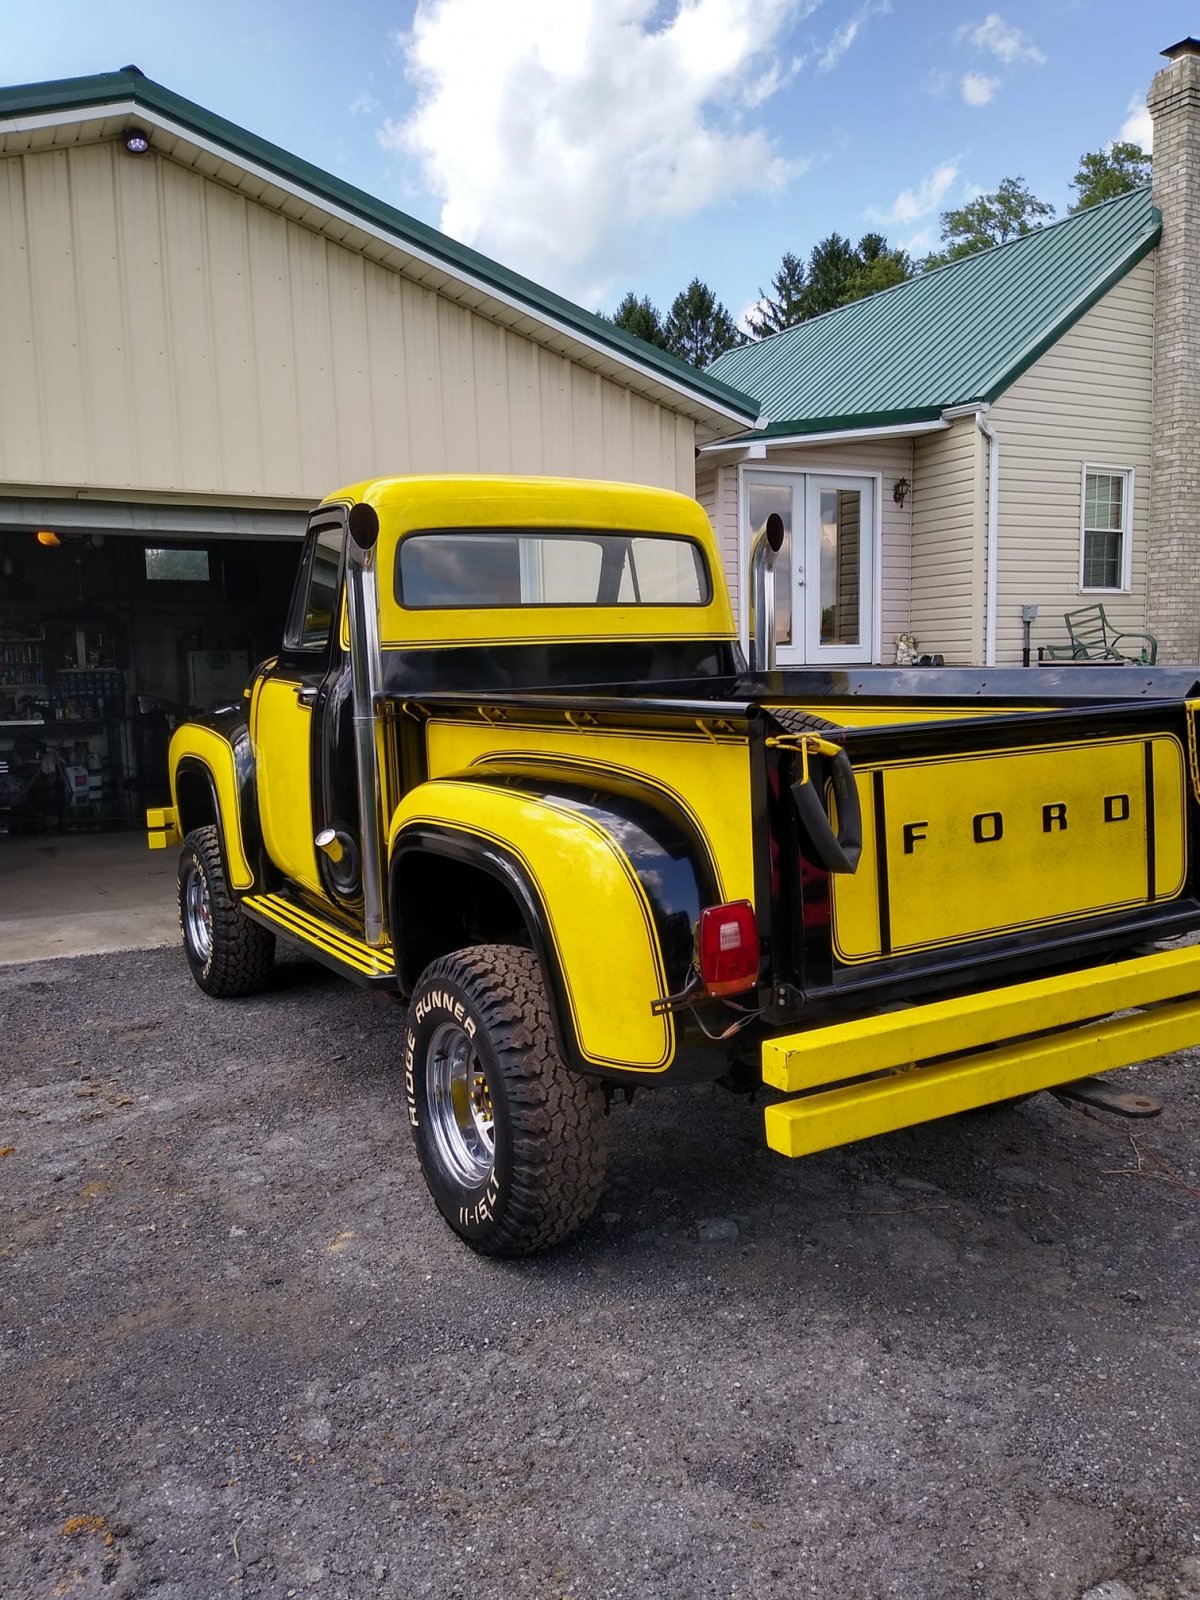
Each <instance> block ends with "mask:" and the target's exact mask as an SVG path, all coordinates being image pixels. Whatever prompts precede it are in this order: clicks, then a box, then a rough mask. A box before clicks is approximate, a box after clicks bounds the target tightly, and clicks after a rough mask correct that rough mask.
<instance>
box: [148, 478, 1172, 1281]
mask: <svg viewBox="0 0 1200 1600" xmlns="http://www.w3.org/2000/svg"><path fill="white" fill-rule="evenodd" d="M781 535H782V527H781V525H779V524H778V523H774V524H773V523H768V524H767V526H766V527H765V528H764V529H763V530H761V531H760V533H759V535H758V536H757V538H756V540H755V552H754V562H753V571H752V573H751V574H750V578H751V587H752V590H753V593H754V595H755V597H756V605H755V615H756V616H759V617H762V616H765V615H766V613H767V604H766V596H767V594H768V592H769V591H768V583H769V578H770V569H771V564H772V561H773V552H774V550H775V549H777V548H778V544H779V540H780V537H781ZM1195 676H1196V674H1195V672H1194V671H1170V670H1163V671H1154V672H1149V671H1146V670H1143V669H1139V668H1132V667H1131V668H1123V667H1108V668H1102V669H1101V668H1088V667H1065V668H1060V669H1054V670H1042V671H1038V672H1021V671H1013V672H978V671H966V670H941V671H923V672H922V671H917V670H904V671H899V670H896V671H893V670H885V669H872V668H853V669H847V670H846V671H826V670H821V671H808V670H796V671H779V670H776V668H775V666H774V663H773V661H772V659H771V650H770V641H769V640H765V641H760V640H757V639H753V640H752V644H751V663H750V665H749V667H748V666H747V662H746V660H745V659H744V657H743V654H742V651H741V649H740V647H739V645H738V641H737V634H736V631H735V628H734V622H733V616H732V613H731V610H730V603H729V597H728V594H727V592H726V589H725V585H724V582H723V580H722V573H721V563H720V558H719V553H718V551H717V548H716V544H715V540H714V537H713V533H712V529H711V527H710V525H709V523H708V520H707V518H706V516H705V514H704V512H703V511H702V510H701V508H700V507H699V506H698V505H697V504H696V503H695V502H694V501H691V500H688V499H686V498H685V497H683V496H682V495H677V494H671V493H667V492H665V491H659V490H651V489H644V488H636V487H632V486H627V485H619V484H608V483H584V482H571V481H565V480H554V479H519V478H477V477H460V478H455V477H427V478H421V477H408V478H384V479H378V480H375V481H373V482H368V483H361V484H356V485H355V486H353V487H352V488H349V489H344V490H342V491H340V492H339V493H337V494H334V495H331V496H330V497H329V498H328V499H327V500H326V501H324V502H323V504H322V505H321V506H320V507H319V508H318V509H317V510H316V511H315V512H314V513H313V516H312V519H311V523H310V526H309V530H308V536H307V540H306V542H305V545H304V550H303V556H302V559H301V563H300V570H299V575H298V578H297V582H296V588H295V593H294V597H293V600H292V604H291V609H290V613H289V615H288V618H287V623H286V627H285V631H284V636H283V643H282V648H281V649H280V652H279V655H278V656H277V657H275V658H274V659H273V660H270V661H267V662H265V663H264V664H263V665H262V666H261V667H259V668H258V670H257V671H256V673H255V674H254V677H253V679H252V681H251V682H250V684H249V686H248V687H247V689H246V691H245V696H244V702H243V704H242V705H240V706H238V707H231V708H228V709H226V710H223V711H219V712H217V713H215V714H214V715H212V716H211V717H207V718H203V719H198V720H196V721H194V722H189V723H186V724H184V725H183V726H181V727H180V728H179V729H178V730H177V731H176V733H175V735H174V737H173V739H172V741H171V750H170V767H171V794H172V804H171V806H170V807H169V808H163V809H161V810H158V811H154V812H151V813H150V815H149V819H148V820H149V827H150V843H151V845H152V846H155V847H158V848H168V847H171V846H174V845H181V846H182V848H181V850H180V860H179V911H180V923H181V928H182V934H183V946H184V951H185V954H186V956H187V960H188V964H189V966H190V968H191V971H192V974H193V976H194V978H195V980H196V982H197V983H198V984H199V985H200V987H201V988H202V989H203V990H204V991H205V992H206V993H207V994H210V995H214V996H218V997H222V998H225V997H235V996H240V995H246V994H250V993H252V992H253V991H255V990H257V989H260V988H262V987H263V986H264V985H265V984H266V983H267V982H268V980H269V976H270V972H271V964H272V959H273V956H274V949H275V941H276V939H277V938H278V937H280V936H282V937H284V938H285V939H288V940H291V941H293V942H295V943H298V944H299V945H301V946H302V947H303V948H304V949H305V950H307V951H308V952H309V953H310V954H311V955H312V956H314V957H316V958H317V959H318V960H320V961H322V962H325V963H326V964H327V965H329V966H331V967H333V968H334V969H336V970H337V971H338V972H340V973H343V974H344V975H345V976H346V977H347V978H350V979H351V980H352V981H354V982H356V983H359V984H364V985H372V986H379V987H381V988H384V989H387V990H391V991H393V992H395V993H397V994H398V995H399V996H400V997H401V998H402V999H403V1000H405V1001H406V1002H407V1007H408V1009H407V1022H406V1025H405V1029H404V1037H403V1046H402V1052H401V1051H400V1049H399V1048H398V1067H399V1056H400V1055H401V1053H402V1058H403V1068H402V1078H403V1094H404V1105H405V1109H406V1112H407V1119H408V1121H409V1123H410V1124H411V1127H412V1130H413V1135H414V1138H415V1141H416V1149H417V1153H418V1156H419V1159H420V1163H421V1167H422V1170H423V1172H424V1174H425V1178H426V1180H427V1182H428V1185H429V1188H430V1191H431V1192H432V1194H433V1197H434V1200H435V1201H436V1203H437V1205H438V1207H439V1209H440V1210H441V1212H442V1214H443V1216H444V1217H445V1218H446V1220H447V1221H448V1222H449V1224H450V1226H451V1227H452V1228H453V1229H455V1230H456V1231H457V1232H458V1233H459V1234H460V1235H461V1236H462V1237H463V1238H464V1239H465V1240H466V1241H467V1242H468V1243H469V1244H470V1245H472V1246H473V1247H474V1248H475V1249H476V1250H479V1251H481V1252H483V1253H486V1254H492V1255H517V1254H522V1253H526V1252H529V1251H533V1250H537V1249H540V1248H542V1247H544V1246H547V1245H550V1244H553V1243H555V1242H556V1241H558V1240H560V1239H562V1238H564V1237H565V1236H566V1235H567V1234H569V1233H570V1232H571V1231H572V1230H573V1229H574V1228H576V1227H577V1226H578V1225H579V1224H580V1223H581V1222H583V1221H584V1220H585V1219H586V1218H587V1216H588V1215H589V1214H590V1212H591V1211H592V1209H593V1207H594V1206H595V1204H596V1201H597V1198H598V1196H599V1193H600V1188H601V1183H602V1179H603V1169H604V1149H605V1139H606V1131H607V1121H606V1114H607V1111H608V1107H609V1104H610V1101H611V1099H612V1097H613V1095H614V1093H616V1092H617V1091H624V1092H626V1093H629V1092H632V1090H633V1089H635V1088H638V1087H641V1086H643V1085H652V1084H660V1083H669V1084H679V1083H689V1082H696V1081H700V1080H705V1079H708V1080H720V1081H721V1082H722V1083H724V1084H726V1085H728V1086H729V1087H731V1088H735V1089H736V1088H742V1089H745V1088H751V1087H755V1086H758V1087H761V1086H762V1085H763V1083H764V1082H765V1084H766V1085H767V1086H768V1087H769V1088H771V1089H773V1090H777V1091H780V1095H778V1096H773V1097H771V1099H770V1102H769V1103H768V1104H767V1107H766V1112H765V1122H766V1138H767V1142H768V1144H769V1145H770V1146H771V1148H772V1149H774V1150H777V1151H780V1152H782V1153H783V1154H785V1155H789V1156H798V1155H803V1154H805V1153H807V1152H811V1151H814V1150H820V1149H825V1148H828V1147H830V1146H833V1145H838V1144H843V1143H847V1142H849V1141H851V1140H855V1139H862V1138H866V1137H868V1136H870V1135H873V1134H877V1133H880V1132H883V1131H885V1130H888V1129H893V1128H898V1127H904V1126H908V1125H911V1124H913V1123H917V1122H921V1121H925V1120H928V1119H931V1118H935V1117H942V1116H946V1115H948V1114H950V1113H953V1112H958V1111H962V1110H966V1109H968V1108H970V1107H976V1106H982V1105H987V1104H993V1103H996V1102H1001V1101H1004V1100H1008V1099H1012V1098H1015V1097H1018V1096H1021V1095H1025V1094H1029V1093H1032V1092H1034V1091H1037V1090H1039V1089H1044V1088H1049V1087H1053V1086H1056V1085H1062V1084H1065V1083H1068V1082H1071V1081H1073V1080H1077V1079H1080V1078H1082V1077H1084V1076H1086V1075H1088V1074H1092V1073H1095V1072H1097V1071H1101V1070H1104V1069H1106V1068H1111V1067H1117V1066H1121V1065H1125V1064H1127V1063H1130V1062H1135V1061H1141V1060H1145V1059H1146V1058H1148V1057H1151V1056H1155V1055H1160V1054H1163V1053H1165V1052H1167V1051H1170V1050H1174V1049H1177V1048H1179V1047H1181V1046H1185V1045H1191V1044H1195V1043H1197V1042H1198V1041H1200V949H1197V948H1192V947H1188V946H1186V945H1184V946H1180V945H1179V944H1178V940H1177V936H1178V935H1181V934H1184V933H1187V932H1189V931H1190V930H1193V929H1195V928H1197V927H1200V898H1198V884H1197V872H1196V865H1195V854H1196V828H1197V820H1198V818H1200V758H1198V754H1197V725H1196V723H1197V716H1198V715H1200V698H1197V696H1200V688H1198V687H1197V685H1196V684H1195V681H1194V680H1195ZM1171 939H1175V940H1176V944H1175V946H1174V947H1171V948H1155V947H1156V946H1157V945H1159V944H1160V943H1162V942H1163V941H1168V940H1171ZM400 1076H401V1073H400V1072H399V1071H398V1084H399V1081H400ZM402 1114H403V1113H402V1112H400V1110H399V1107H398V1115H402Z"/></svg>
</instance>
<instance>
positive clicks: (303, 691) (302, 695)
mask: <svg viewBox="0 0 1200 1600" xmlns="http://www.w3.org/2000/svg"><path fill="white" fill-rule="evenodd" d="M296 702H297V704H298V705H302V706H315V705H316V703H317V690H316V688H315V687H314V686H313V685H312V684H311V683H302V684H301V685H300V687H299V688H298V689H297V690H296Z"/></svg>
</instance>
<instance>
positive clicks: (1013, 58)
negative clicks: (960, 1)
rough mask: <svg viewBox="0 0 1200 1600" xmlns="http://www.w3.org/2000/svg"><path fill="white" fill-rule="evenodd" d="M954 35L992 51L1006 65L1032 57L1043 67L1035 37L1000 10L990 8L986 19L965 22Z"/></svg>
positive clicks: (1035, 64)
mask: <svg viewBox="0 0 1200 1600" xmlns="http://www.w3.org/2000/svg"><path fill="white" fill-rule="evenodd" d="M955 37H956V38H957V39H959V40H966V42H967V43H968V44H973V45H974V46H975V48H976V50H988V51H990V52H991V54H992V55H994V56H995V57H996V58H997V60H999V61H1003V63H1004V65H1005V66H1006V67H1011V66H1012V65H1013V64H1014V62H1017V61H1031V62H1032V63H1033V64H1034V66H1038V67H1040V66H1042V65H1043V64H1044V63H1045V60H1046V57H1045V56H1044V55H1043V54H1042V52H1041V51H1040V50H1039V49H1038V47H1037V45H1035V44H1034V42H1033V40H1032V39H1030V38H1029V37H1028V36H1027V35H1026V34H1024V33H1022V32H1021V30H1020V28H1014V27H1013V26H1012V25H1011V24H1010V23H1007V22H1005V20H1004V18H1003V17H1002V16H1001V15H1000V14H999V12H997V11H989V12H988V14H987V16H986V17H984V19H983V21H982V22H977V23H976V24H975V25H974V27H972V26H971V24H970V23H966V24H965V25H964V26H963V27H961V28H960V29H959V30H958V32H957V34H956V35H955Z"/></svg>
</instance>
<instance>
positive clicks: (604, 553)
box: [396, 528, 712, 611]
mask: <svg viewBox="0 0 1200 1600" xmlns="http://www.w3.org/2000/svg"><path fill="white" fill-rule="evenodd" d="M396 599H397V600H398V601H399V602H400V604H401V605H402V606H406V607H407V608H408V609H409V610H412V611H426V610H450V609H453V610H464V609H465V610H486V609H493V608H497V607H505V608H508V607H513V606H639V605H641V606H704V605H707V604H708V603H709V601H710V600H711V599H712V581H711V578H710V576H709V571H708V563H707V561H706V560H705V556H704V552H703V550H702V549H701V548H700V546H699V545H698V544H696V543H695V541H694V540H692V539H683V538H677V537H675V536H673V535H670V534H657V533H655V534H648V533H611V532H593V531H591V530H583V531H578V532H576V531H573V530H565V529H564V530H556V529H541V528H539V529H536V530H530V529H528V528H520V529H517V528H512V529H509V528H487V529H477V528H443V529H436V530H430V531H428V532H421V533H410V534H409V535H408V536H407V537H406V538H404V539H402V540H401V541H400V547H399V550H398V552H397V555H396Z"/></svg>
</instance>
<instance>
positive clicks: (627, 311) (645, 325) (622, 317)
mask: <svg viewBox="0 0 1200 1600" xmlns="http://www.w3.org/2000/svg"><path fill="white" fill-rule="evenodd" d="M609 320H610V321H611V322H614V323H615V324H616V326H617V327H618V328H624V330H625V332H626V333H631V334H633V336H634V338H635V339H644V340H645V341H646V343H647V344H653V345H657V346H658V348H659V349H660V350H665V349H666V347H667V337H666V333H665V332H664V330H663V323H662V318H661V317H660V316H659V314H658V310H657V308H656V307H655V306H654V305H653V304H652V303H651V301H650V296H649V295H643V296H642V298H641V299H640V300H639V299H638V297H637V295H636V294H635V293H634V292H633V290H632V289H630V291H629V293H628V294H627V295H626V296H625V298H624V299H623V300H622V301H621V304H620V305H619V306H618V307H617V309H616V310H615V311H614V312H613V314H612V316H611V318H610V319H609Z"/></svg>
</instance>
